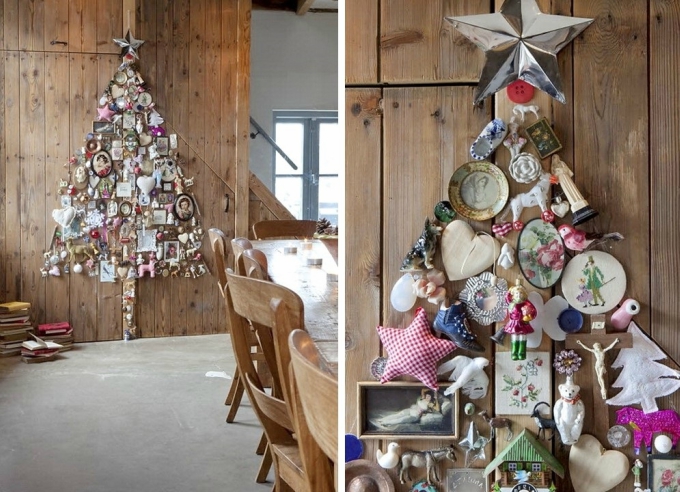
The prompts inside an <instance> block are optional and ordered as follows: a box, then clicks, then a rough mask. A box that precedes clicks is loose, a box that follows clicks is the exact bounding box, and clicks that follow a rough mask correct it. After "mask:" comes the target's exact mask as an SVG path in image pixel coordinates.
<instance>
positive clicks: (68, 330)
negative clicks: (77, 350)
mask: <svg viewBox="0 0 680 492" xmlns="http://www.w3.org/2000/svg"><path fill="white" fill-rule="evenodd" d="M38 336H39V337H40V338H41V339H42V340H44V341H46V342H55V343H58V344H59V345H61V348H60V349H59V352H66V351H67V350H71V349H72V348H73V327H72V326H71V325H70V324H69V323H68V321H61V322H58V323H46V324H44V325H38Z"/></svg>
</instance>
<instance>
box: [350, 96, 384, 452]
mask: <svg viewBox="0 0 680 492" xmlns="http://www.w3.org/2000/svg"><path fill="white" fill-rule="evenodd" d="M381 98H382V91H381V90H380V89H349V90H347V91H346V94H345V118H346V121H345V155H346V159H345V214H346V217H347V219H348V220H347V221H346V225H345V278H346V279H347V280H346V288H345V292H344V296H345V305H346V306H347V309H346V310H345V351H346V352H345V388H346V399H345V404H346V407H345V408H346V410H345V426H346V427H345V430H346V432H348V433H354V434H357V433H358V430H359V429H358V427H357V401H356V396H355V395H356V383H357V382H358V381H367V380H370V379H371V375H370V370H369V369H370V367H369V365H370V361H372V360H373V359H374V358H376V357H377V356H378V355H379V354H380V342H379V340H378V337H377V336H376V332H375V327H376V326H377V325H378V324H379V323H380V302H381V299H380V291H381V282H380V274H381V263H380V257H381V241H380V237H381V232H380V229H381V222H382V219H381V213H380V210H381V195H382V192H381V189H382V184H381V181H380V180H381V175H382V162H381V161H382V159H381V155H380V150H381V133H382V110H381ZM366 210H372V213H370V214H366V213H365V212H366ZM359 216H360V217H362V220H361V221H357V220H355V219H352V218H353V217H359ZM365 444H366V445H368V448H369V449H367V452H366V454H365V456H373V454H374V453H375V451H374V449H371V448H373V445H371V444H369V443H365Z"/></svg>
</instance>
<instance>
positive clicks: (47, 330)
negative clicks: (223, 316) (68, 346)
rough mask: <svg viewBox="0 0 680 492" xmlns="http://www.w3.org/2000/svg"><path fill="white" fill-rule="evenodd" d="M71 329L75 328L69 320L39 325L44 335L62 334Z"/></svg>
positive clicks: (39, 331) (39, 329) (40, 331)
mask: <svg viewBox="0 0 680 492" xmlns="http://www.w3.org/2000/svg"><path fill="white" fill-rule="evenodd" d="M69 330H73V328H71V325H70V324H69V323H68V321H60V322H58V323H45V324H42V325H38V333H40V334H43V335H60V334H62V333H67V332H69Z"/></svg>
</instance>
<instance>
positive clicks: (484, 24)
mask: <svg viewBox="0 0 680 492" xmlns="http://www.w3.org/2000/svg"><path fill="white" fill-rule="evenodd" d="M446 20H447V21H449V22H451V24H453V27H455V28H456V29H457V30H458V31H460V33H461V34H463V36H465V37H466V38H468V39H469V40H470V41H472V42H473V43H475V44H476V45H477V46H478V47H479V48H481V49H482V50H484V53H485V54H486V64H485V65H484V69H483V70H482V74H481V76H480V78H479V84H478V85H477V89H476V90H475V104H478V103H479V102H480V101H481V100H483V99H484V98H485V97H487V96H490V95H492V94H495V93H496V92H498V91H499V90H501V89H503V88H504V87H507V86H508V85H510V84H511V83H512V82H514V81H515V80H517V79H521V80H524V81H526V82H528V83H529V84H531V85H533V86H534V87H536V88H538V89H540V90H542V91H544V92H547V93H548V94H549V95H550V96H552V97H554V98H555V99H557V100H558V101H560V102H561V103H565V102H566V99H565V97H564V92H563V90H562V80H561V79H560V72H559V67H558V65H557V53H558V52H559V51H560V50H561V49H562V48H564V47H565V46H566V45H567V44H569V43H570V42H571V41H572V40H573V39H574V38H575V37H576V36H578V35H579V34H580V33H581V32H582V31H583V30H584V29H585V28H586V27H588V26H589V25H590V23H591V22H593V19H585V18H582V17H567V16H563V15H549V14H544V13H543V12H541V11H540V10H539V9H538V5H537V4H536V0H505V2H503V6H502V7H501V10H500V12H498V13H495V14H482V15H466V16H462V17H446Z"/></svg>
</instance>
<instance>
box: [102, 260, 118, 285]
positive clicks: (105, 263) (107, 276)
mask: <svg viewBox="0 0 680 492" xmlns="http://www.w3.org/2000/svg"><path fill="white" fill-rule="evenodd" d="M99 281H100V282H115V281H116V272H115V267H114V266H113V263H111V262H110V261H109V260H102V261H100V262H99Z"/></svg>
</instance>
